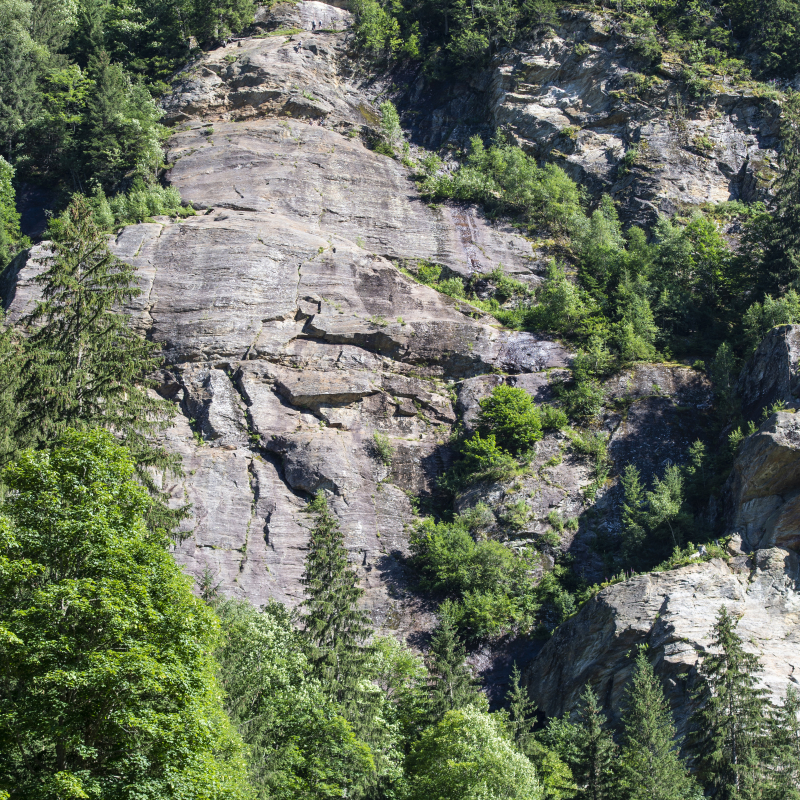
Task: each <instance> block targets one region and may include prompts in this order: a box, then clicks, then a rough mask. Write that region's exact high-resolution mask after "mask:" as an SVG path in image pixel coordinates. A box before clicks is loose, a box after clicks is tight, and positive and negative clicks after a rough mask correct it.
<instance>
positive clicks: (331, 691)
mask: <svg viewBox="0 0 800 800" xmlns="http://www.w3.org/2000/svg"><path fill="white" fill-rule="evenodd" d="M308 510H309V512H310V513H311V514H312V515H313V518H314V527H313V528H312V530H311V541H310V542H309V550H308V556H307V557H306V562H305V569H304V571H303V576H302V578H301V579H300V582H301V583H302V585H303V586H304V587H305V595H306V596H305V599H304V600H303V602H302V603H301V604H300V607H301V609H302V613H301V617H300V621H301V624H302V629H303V637H304V640H305V642H306V645H307V648H308V660H309V664H310V665H311V667H312V669H313V670H314V672H315V674H316V676H317V677H318V679H319V680H320V682H321V684H322V689H323V691H324V692H325V693H326V694H327V695H328V696H329V697H330V698H331V699H332V700H334V701H335V702H337V703H338V704H340V705H341V706H342V707H343V708H344V709H345V712H346V714H347V716H348V718H349V719H350V720H351V721H353V720H355V719H356V718H357V717H358V716H359V713H360V711H363V709H359V698H360V696H361V689H360V686H359V678H360V673H361V670H362V669H363V664H364V661H365V659H366V658H367V656H368V654H367V652H366V650H365V647H364V643H365V642H366V640H367V638H368V637H369V635H370V634H371V633H372V625H371V623H370V620H369V617H368V616H367V615H366V614H365V613H364V612H363V611H362V610H361V609H359V608H358V600H359V598H360V597H361V595H362V594H363V593H364V590H363V589H361V588H360V587H359V585H358V578H357V577H356V574H355V573H354V572H353V570H352V569H350V566H349V564H348V560H347V550H346V549H345V546H344V534H343V533H342V531H341V529H340V528H339V522H338V520H337V519H336V517H335V516H334V515H333V514H332V513H331V511H330V510H329V508H328V503H327V501H326V500H325V496H324V495H323V494H322V492H319V493H318V494H317V495H316V497H315V498H314V500H313V501H312V502H311V503H310V504H309V507H308Z"/></svg>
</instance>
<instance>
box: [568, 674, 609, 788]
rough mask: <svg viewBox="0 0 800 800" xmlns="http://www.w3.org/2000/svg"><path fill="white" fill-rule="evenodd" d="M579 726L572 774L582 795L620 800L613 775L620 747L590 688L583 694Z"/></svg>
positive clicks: (587, 687)
mask: <svg viewBox="0 0 800 800" xmlns="http://www.w3.org/2000/svg"><path fill="white" fill-rule="evenodd" d="M578 723H579V728H578V734H577V737H576V742H575V745H576V757H575V761H574V763H573V764H572V768H573V769H572V772H573V774H574V776H575V780H576V781H577V783H578V786H579V787H580V796H581V797H585V798H588V799H589V800H617V797H616V795H615V794H614V773H613V766H614V760H615V758H616V754H617V746H616V744H614V738H613V736H612V734H611V732H610V731H609V730H607V729H606V727H605V724H606V718H605V715H604V714H603V713H602V712H601V711H600V707H599V705H598V703H597V695H596V694H595V693H594V692H593V691H592V688H591V687H590V686H588V685H587V686H586V688H585V689H584V690H583V693H582V694H581V708H580V711H579V715H578Z"/></svg>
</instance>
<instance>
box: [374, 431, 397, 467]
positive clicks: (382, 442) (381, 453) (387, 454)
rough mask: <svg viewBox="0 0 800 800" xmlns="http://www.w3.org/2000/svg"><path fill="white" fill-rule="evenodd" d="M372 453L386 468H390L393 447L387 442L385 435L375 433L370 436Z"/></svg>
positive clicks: (387, 438)
mask: <svg viewBox="0 0 800 800" xmlns="http://www.w3.org/2000/svg"><path fill="white" fill-rule="evenodd" d="M372 452H373V453H374V455H375V457H376V458H377V459H378V460H379V461H380V462H381V463H382V464H383V465H384V466H387V467H391V466H392V459H393V458H394V447H392V445H391V443H390V442H389V437H388V436H386V434H383V433H380V432H379V431H375V433H373V434H372Z"/></svg>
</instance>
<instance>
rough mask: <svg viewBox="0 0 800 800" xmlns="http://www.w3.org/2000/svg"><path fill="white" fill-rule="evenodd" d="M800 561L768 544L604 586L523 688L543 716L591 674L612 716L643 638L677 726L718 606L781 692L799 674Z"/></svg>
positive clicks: (568, 705)
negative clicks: (730, 617) (725, 558)
mask: <svg viewBox="0 0 800 800" xmlns="http://www.w3.org/2000/svg"><path fill="white" fill-rule="evenodd" d="M798 570H800V561H798V558H797V556H796V555H795V554H794V553H790V552H788V551H786V550H782V549H780V548H771V549H766V550H759V551H757V552H755V553H753V554H752V555H751V556H745V555H739V556H736V557H734V558H732V559H731V560H730V561H729V562H727V563H726V562H725V561H723V560H721V559H714V560H712V561H710V562H707V563H703V564H700V563H698V564H692V565H690V566H687V567H682V568H680V569H677V570H673V571H671V572H664V573H651V574H649V575H642V576H638V577H636V578H633V579H631V580H628V581H626V582H624V583H621V584H617V585H615V586H610V587H608V588H606V589H604V590H603V591H601V592H600V593H599V594H598V595H597V596H596V597H595V598H593V599H592V600H591V601H589V602H588V603H587V604H586V605H585V606H584V607H583V608H582V609H581V610H580V612H579V613H578V614H577V615H576V616H575V617H573V618H571V619H570V620H568V621H567V622H566V623H564V624H563V625H562V626H561V627H560V628H559V629H558V631H557V632H556V634H555V635H554V636H553V638H552V639H550V640H549V641H548V642H547V644H546V645H545V646H544V648H543V649H542V651H541V653H540V654H539V655H538V657H537V658H536V659H534V661H533V662H532V663H531V664H530V666H529V667H528V669H527V671H526V673H525V680H526V682H527V685H528V689H529V690H530V692H531V695H532V697H533V699H534V700H535V701H536V702H537V703H538V704H539V707H540V708H541V709H542V710H543V711H544V712H545V713H546V714H547V715H548V716H550V715H560V714H563V713H565V712H569V711H571V710H572V709H574V708H575V706H576V705H577V702H578V697H579V695H580V693H581V691H582V690H583V687H584V685H585V684H586V683H589V684H590V685H591V686H592V687H593V689H594V690H595V691H596V692H597V694H598V696H599V697H600V699H601V702H602V703H603V704H604V706H605V707H606V709H608V710H609V712H610V713H611V715H612V717H613V718H614V719H615V721H617V720H618V718H619V715H620V710H621V708H622V703H621V701H622V698H623V694H624V691H625V685H626V683H627V681H628V678H629V677H630V674H631V669H632V666H633V657H632V654H635V648H636V646H637V645H639V644H642V643H646V644H648V645H649V647H650V651H649V652H650V655H651V661H652V663H653V664H654V666H655V669H656V673H657V674H658V675H659V676H660V677H661V678H662V680H663V684H664V687H665V691H666V693H667V697H668V699H669V701H670V703H671V705H672V706H673V709H674V711H675V712H676V722H677V724H678V728H679V731H681V732H683V731H685V730H686V724H687V721H688V714H689V710H690V707H691V704H690V702H689V700H690V697H691V693H692V689H693V688H694V686H695V685H696V677H697V662H698V659H699V657H700V656H701V655H702V653H703V652H704V651H705V650H707V649H708V648H709V645H710V637H709V633H710V630H711V626H712V624H713V622H714V619H715V618H716V615H717V612H718V610H719V608H720V606H722V605H725V606H727V608H728V611H729V612H730V613H731V614H732V615H733V616H734V617H736V618H738V619H739V625H738V632H739V635H740V636H742V638H743V639H744V646H745V648H746V649H747V650H749V651H750V652H753V653H756V654H757V655H758V656H759V657H760V658H761V660H762V663H763V665H764V673H763V674H762V675H761V678H762V680H763V683H764V685H765V686H766V688H767V689H768V690H769V692H770V693H771V695H772V696H773V697H774V698H776V699H781V700H782V698H783V696H784V695H785V693H786V688H787V687H788V686H789V685H790V684H797V683H798V679H800V628H798V623H800V594H798V589H800V584H798V575H799V574H800V573H799V572H798Z"/></svg>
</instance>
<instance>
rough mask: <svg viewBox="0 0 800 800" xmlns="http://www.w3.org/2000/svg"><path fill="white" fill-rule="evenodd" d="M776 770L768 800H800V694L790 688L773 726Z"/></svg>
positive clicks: (774, 769)
mask: <svg viewBox="0 0 800 800" xmlns="http://www.w3.org/2000/svg"><path fill="white" fill-rule="evenodd" d="M769 733H770V737H769V741H770V750H771V753H770V755H771V758H770V759H769V760H770V761H771V762H772V764H773V769H772V770H771V774H770V783H769V786H768V788H767V790H766V792H765V797H766V800H800V694H798V692H797V690H796V689H795V688H794V687H792V686H790V687H789V688H788V690H787V692H786V699H785V700H784V702H783V705H781V706H778V707H777V708H776V709H774V711H773V714H772V719H771V725H770V731H769Z"/></svg>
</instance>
